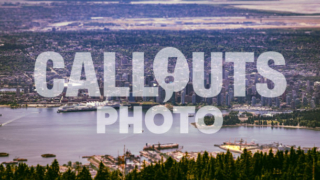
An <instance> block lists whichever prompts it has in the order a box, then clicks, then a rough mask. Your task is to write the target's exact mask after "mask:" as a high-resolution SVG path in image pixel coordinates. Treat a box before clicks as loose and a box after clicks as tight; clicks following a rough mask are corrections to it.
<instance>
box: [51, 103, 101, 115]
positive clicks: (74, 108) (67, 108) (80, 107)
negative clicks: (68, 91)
mask: <svg viewBox="0 0 320 180" xmlns="http://www.w3.org/2000/svg"><path fill="white" fill-rule="evenodd" d="M96 110H97V108H96V107H93V106H87V105H85V104H83V103H80V104H66V105H64V106H61V107H59V109H58V111H57V112H58V113H61V112H78V111H96Z"/></svg>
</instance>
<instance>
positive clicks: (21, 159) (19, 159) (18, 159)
mask: <svg viewBox="0 0 320 180" xmlns="http://www.w3.org/2000/svg"><path fill="white" fill-rule="evenodd" d="M13 160H14V161H18V162H20V161H28V159H24V158H14V159H13Z"/></svg>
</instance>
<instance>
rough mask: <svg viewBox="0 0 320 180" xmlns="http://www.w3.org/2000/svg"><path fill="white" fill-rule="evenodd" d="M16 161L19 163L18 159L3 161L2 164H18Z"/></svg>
mask: <svg viewBox="0 0 320 180" xmlns="http://www.w3.org/2000/svg"><path fill="white" fill-rule="evenodd" d="M18 163H19V162H18V161H7V162H3V163H2V164H6V165H9V164H18Z"/></svg>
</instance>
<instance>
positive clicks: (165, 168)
mask: <svg viewBox="0 0 320 180" xmlns="http://www.w3.org/2000/svg"><path fill="white" fill-rule="evenodd" d="M0 179H1V180H2V179H3V180H29V179H35V180H91V179H92V178H91V175H90V172H89V170H88V168H86V167H83V168H81V169H79V170H77V172H74V171H71V170H70V169H69V170H68V171H66V172H64V173H60V172H59V164H58V162H57V161H56V160H54V161H53V163H52V164H51V165H50V166H49V165H48V166H46V167H42V166H40V165H38V166H37V167H36V168H34V167H28V166H27V165H26V164H24V163H21V164H19V165H18V166H10V165H8V166H7V167H6V168H5V167H4V166H3V165H0ZM117 179H123V176H122V174H121V172H120V171H110V170H109V169H108V168H107V167H105V166H104V165H103V163H100V167H99V169H98V170H97V175H96V176H95V177H94V180H117ZM125 179H126V180H273V179H274V180H300V179H301V180H318V179H320V152H317V151H316V148H314V149H312V150H309V151H308V152H307V153H305V152H304V151H303V150H301V149H300V148H298V149H297V150H295V149H293V148H291V150H290V151H288V150H287V151H277V152H276V153H273V152H272V150H270V151H269V153H262V152H257V153H254V154H252V153H251V152H250V151H247V150H246V149H245V150H244V152H243V154H241V155H240V156H238V157H237V158H236V159H234V157H233V154H232V153H230V152H229V151H227V152H226V153H221V154H218V155H217V157H212V156H209V154H208V153H207V152H204V153H203V154H200V153H199V154H198V157H197V158H196V159H190V158H188V153H187V152H186V153H185V156H184V157H183V158H182V159H181V160H180V161H179V162H177V161H175V160H174V159H172V158H171V157H169V158H168V159H167V160H166V161H163V160H160V161H159V162H157V163H154V164H152V165H150V166H146V165H145V163H143V168H142V170H141V171H139V170H138V169H137V168H135V169H134V170H133V171H131V172H130V173H128V174H127V175H126V176H125Z"/></svg>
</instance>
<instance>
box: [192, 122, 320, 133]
mask: <svg viewBox="0 0 320 180" xmlns="http://www.w3.org/2000/svg"><path fill="white" fill-rule="evenodd" d="M190 124H191V125H192V126H194V127H195V128H197V126H196V124H195V123H194V122H193V123H190ZM241 126H243V127H272V128H286V129H307V130H314V131H320V127H316V128H311V127H306V126H283V125H281V126H271V125H255V124H235V125H222V128H228V127H241ZM197 129H198V128H197Z"/></svg>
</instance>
